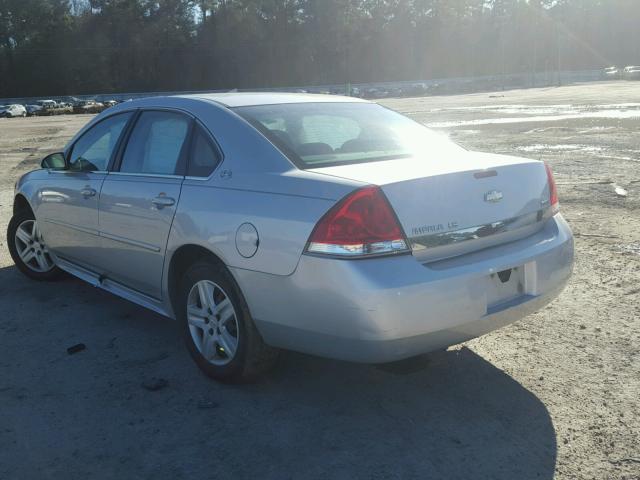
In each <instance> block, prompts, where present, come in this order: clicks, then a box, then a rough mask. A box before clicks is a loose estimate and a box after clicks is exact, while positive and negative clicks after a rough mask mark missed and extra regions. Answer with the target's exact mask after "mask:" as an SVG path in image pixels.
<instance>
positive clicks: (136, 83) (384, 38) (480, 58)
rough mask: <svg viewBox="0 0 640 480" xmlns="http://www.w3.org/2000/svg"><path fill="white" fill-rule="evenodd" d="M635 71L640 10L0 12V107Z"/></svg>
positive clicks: (153, 3) (265, 7) (53, 7)
mask: <svg viewBox="0 0 640 480" xmlns="http://www.w3.org/2000/svg"><path fill="white" fill-rule="evenodd" d="M633 63H636V64H638V63H640V1H638V0H0V97H12V96H43V95H44V96H54V95H69V94H87V93H109V92H135V91H162V90H209V89H233V88H240V89H242V88H259V87H279V86H296V85H312V84H313V85H321V84H345V83H348V82H350V83H361V82H377V81H394V80H420V79H430V78H444V77H452V76H455V77H458V76H476V75H492V74H501V73H524V72H532V73H533V72H543V71H555V70H557V69H560V70H579V69H592V68H603V67H605V66H607V65H613V64H617V65H625V64H633Z"/></svg>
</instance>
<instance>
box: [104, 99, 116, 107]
mask: <svg viewBox="0 0 640 480" xmlns="http://www.w3.org/2000/svg"><path fill="white" fill-rule="evenodd" d="M102 104H103V105H104V108H105V109H106V108H109V107H115V106H116V105H118V101H117V100H106V101H104V102H102Z"/></svg>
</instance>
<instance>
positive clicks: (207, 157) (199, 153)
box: [187, 127, 221, 177]
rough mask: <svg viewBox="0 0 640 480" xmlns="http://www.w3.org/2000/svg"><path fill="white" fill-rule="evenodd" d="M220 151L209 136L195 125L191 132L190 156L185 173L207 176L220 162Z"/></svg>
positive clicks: (193, 175)
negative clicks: (192, 132)
mask: <svg viewBox="0 0 640 480" xmlns="http://www.w3.org/2000/svg"><path fill="white" fill-rule="evenodd" d="M220 157H221V156H220V152H219V150H218V149H217V148H216V146H215V145H214V144H213V142H212V141H211V139H210V138H209V136H208V135H207V134H206V133H205V132H204V131H203V130H202V128H201V127H197V128H196V129H195V131H194V134H193V143H192V145H191V158H190V159H189V167H188V169H187V175H188V176H190V177H208V176H209V175H211V173H212V172H213V171H214V170H215V169H216V167H217V166H218V163H220V160H221V158H220Z"/></svg>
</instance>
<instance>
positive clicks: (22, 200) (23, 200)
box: [13, 193, 34, 215]
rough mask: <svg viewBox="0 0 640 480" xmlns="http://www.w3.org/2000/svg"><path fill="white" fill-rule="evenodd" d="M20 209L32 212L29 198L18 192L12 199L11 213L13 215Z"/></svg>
mask: <svg viewBox="0 0 640 480" xmlns="http://www.w3.org/2000/svg"><path fill="white" fill-rule="evenodd" d="M21 210H30V211H31V213H34V212H33V208H31V204H30V203H29V200H27V197H25V196H24V195H23V194H21V193H18V194H17V195H16V196H15V198H14V199H13V214H14V215H15V214H16V213H18V212H19V211H21Z"/></svg>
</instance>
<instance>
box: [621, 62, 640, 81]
mask: <svg viewBox="0 0 640 480" xmlns="http://www.w3.org/2000/svg"><path fill="white" fill-rule="evenodd" d="M622 78H624V79H625V80H640V66H638V65H630V66H628V67H625V69H624V71H623V72H622Z"/></svg>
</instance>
